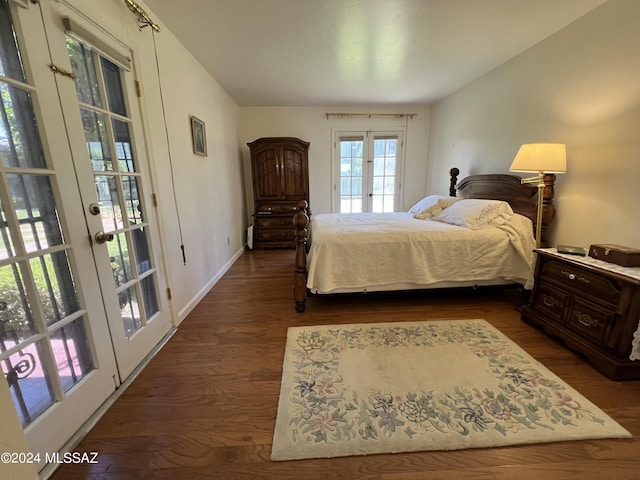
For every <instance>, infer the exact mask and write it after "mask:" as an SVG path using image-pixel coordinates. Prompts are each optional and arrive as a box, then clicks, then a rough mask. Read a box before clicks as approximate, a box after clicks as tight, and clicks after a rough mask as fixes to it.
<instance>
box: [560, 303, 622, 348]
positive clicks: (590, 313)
mask: <svg viewBox="0 0 640 480" xmlns="http://www.w3.org/2000/svg"><path fill="white" fill-rule="evenodd" d="M614 318H615V315H614V314H613V313H612V312H611V311H607V310H604V309H602V308H599V307H598V306H596V305H593V304H591V303H589V302H586V301H584V300H582V299H580V298H574V301H573V304H572V306H571V310H570V311H569V315H568V319H567V323H568V325H569V327H570V328H571V329H572V330H573V331H574V332H576V333H577V334H579V335H582V336H583V337H585V338H588V339H590V340H592V341H594V342H596V343H597V344H598V345H603V346H606V345H607V337H608V335H609V332H610V331H611V328H612V327H613V320H614Z"/></svg>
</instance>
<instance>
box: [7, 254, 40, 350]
mask: <svg viewBox="0 0 640 480" xmlns="http://www.w3.org/2000/svg"><path fill="white" fill-rule="evenodd" d="M31 312H32V310H31V306H30V304H29V299H28V298H27V294H26V289H25V285H24V281H23V279H22V271H21V268H20V265H19V264H17V263H14V264H11V265H5V266H4V267H0V352H4V351H6V350H7V349H9V348H11V347H13V346H15V345H17V344H18V343H20V342H22V341H23V340H26V339H27V338H29V337H31V336H32V335H34V334H35V333H36V327H35V325H34V323H33V315H32V313H31Z"/></svg>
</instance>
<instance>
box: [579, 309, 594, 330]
mask: <svg viewBox="0 0 640 480" xmlns="http://www.w3.org/2000/svg"><path fill="white" fill-rule="evenodd" d="M576 317H578V321H579V322H580V323H581V324H582V325H584V326H585V327H597V326H598V320H596V319H595V318H593V317H592V316H591V315H588V314H586V313H582V312H579V311H576Z"/></svg>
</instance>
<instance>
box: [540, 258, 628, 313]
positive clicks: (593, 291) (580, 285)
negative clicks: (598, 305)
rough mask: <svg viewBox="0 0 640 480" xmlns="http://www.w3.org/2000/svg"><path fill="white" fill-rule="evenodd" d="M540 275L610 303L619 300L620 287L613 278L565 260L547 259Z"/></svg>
mask: <svg viewBox="0 0 640 480" xmlns="http://www.w3.org/2000/svg"><path fill="white" fill-rule="evenodd" d="M541 275H542V276H543V277H544V278H545V279H549V280H553V281H555V282H558V283H560V284H562V285H563V286H566V287H567V288H570V289H573V290H575V291H578V292H579V293H580V294H586V295H590V296H592V297H595V298H596V299H598V300H600V301H603V302H607V303H610V304H611V305H617V304H618V301H619V300H620V292H621V289H620V288H619V287H618V285H617V284H616V283H615V282H614V281H613V280H611V279H609V278H608V277H605V276H602V275H598V274H596V273H592V272H590V271H588V270H586V269H583V268H580V267H577V266H574V265H572V264H570V263H567V262H559V261H556V260H551V261H547V262H545V263H544V264H543V265H542V271H541Z"/></svg>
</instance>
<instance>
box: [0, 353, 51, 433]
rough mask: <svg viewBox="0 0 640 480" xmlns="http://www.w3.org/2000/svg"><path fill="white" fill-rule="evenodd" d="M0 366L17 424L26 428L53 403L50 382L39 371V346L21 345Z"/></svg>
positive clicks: (40, 363) (40, 362) (41, 358)
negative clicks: (14, 407)
mask: <svg viewBox="0 0 640 480" xmlns="http://www.w3.org/2000/svg"><path fill="white" fill-rule="evenodd" d="M0 363H2V371H3V372H4V375H5V378H6V379H7V383H8V384H9V391H10V393H11V397H12V399H13V404H14V405H15V406H16V410H17V411H18V417H19V418H20V422H22V425H23V426H26V425H28V424H29V423H31V422H32V421H33V420H35V419H36V418H37V417H38V416H39V415H40V414H41V413H42V412H44V411H45V410H46V409H47V408H48V407H49V406H50V405H51V404H53V398H54V397H53V391H52V389H51V381H50V379H49V374H48V372H47V370H46V368H43V353H42V347H41V344H40V342H35V343H31V344H29V345H25V346H24V347H23V348H22V349H20V350H19V351H18V352H17V353H14V354H13V355H9V356H8V357H7V358H5V359H3V360H2V362H0Z"/></svg>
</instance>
